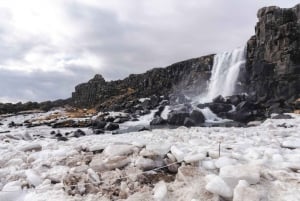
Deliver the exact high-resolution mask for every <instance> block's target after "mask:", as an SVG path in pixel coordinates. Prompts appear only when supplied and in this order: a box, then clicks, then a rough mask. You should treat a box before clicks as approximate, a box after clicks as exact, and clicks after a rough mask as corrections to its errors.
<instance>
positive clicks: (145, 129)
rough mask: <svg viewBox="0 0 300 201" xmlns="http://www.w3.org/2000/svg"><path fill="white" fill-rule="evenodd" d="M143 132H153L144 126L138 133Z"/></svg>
mask: <svg viewBox="0 0 300 201" xmlns="http://www.w3.org/2000/svg"><path fill="white" fill-rule="evenodd" d="M141 131H151V129H150V128H148V127H145V126H143V127H142V128H140V129H139V130H138V132H141Z"/></svg>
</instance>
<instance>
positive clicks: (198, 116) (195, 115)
mask: <svg viewBox="0 0 300 201" xmlns="http://www.w3.org/2000/svg"><path fill="white" fill-rule="evenodd" d="M190 118H191V119H192V120H193V121H194V122H195V124H200V123H204V122H205V117H204V115H203V114H202V112H201V111H199V110H193V111H192V112H191V114H190Z"/></svg>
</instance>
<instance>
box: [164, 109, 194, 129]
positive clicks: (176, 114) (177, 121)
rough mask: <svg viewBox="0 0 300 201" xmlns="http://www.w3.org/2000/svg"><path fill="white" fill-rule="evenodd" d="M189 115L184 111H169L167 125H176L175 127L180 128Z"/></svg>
mask: <svg viewBox="0 0 300 201" xmlns="http://www.w3.org/2000/svg"><path fill="white" fill-rule="evenodd" d="M189 116H190V115H189V113H188V112H185V111H178V110H176V111H171V112H170V113H169V114H168V120H167V121H168V123H169V124H170V125H177V126H181V125H183V124H184V120H185V118H186V117H189Z"/></svg>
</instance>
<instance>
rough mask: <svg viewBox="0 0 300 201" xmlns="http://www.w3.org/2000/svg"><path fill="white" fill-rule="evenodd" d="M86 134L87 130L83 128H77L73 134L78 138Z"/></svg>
mask: <svg viewBox="0 0 300 201" xmlns="http://www.w3.org/2000/svg"><path fill="white" fill-rule="evenodd" d="M85 135H86V134H85V132H84V131H82V130H81V129H77V130H76V131H75V132H74V134H73V136H74V137H76V138H78V137H82V136H85Z"/></svg>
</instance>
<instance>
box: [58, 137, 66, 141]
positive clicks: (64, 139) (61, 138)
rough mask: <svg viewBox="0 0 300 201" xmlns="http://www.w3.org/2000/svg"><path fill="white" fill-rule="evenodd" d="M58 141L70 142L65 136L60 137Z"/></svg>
mask: <svg viewBox="0 0 300 201" xmlns="http://www.w3.org/2000/svg"><path fill="white" fill-rule="evenodd" d="M57 140H58V141H68V138H66V137H64V136H60V137H58V138H57Z"/></svg>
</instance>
